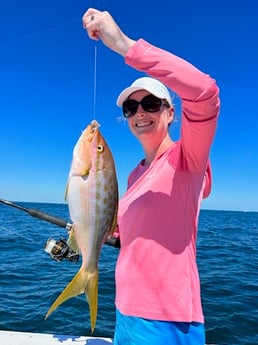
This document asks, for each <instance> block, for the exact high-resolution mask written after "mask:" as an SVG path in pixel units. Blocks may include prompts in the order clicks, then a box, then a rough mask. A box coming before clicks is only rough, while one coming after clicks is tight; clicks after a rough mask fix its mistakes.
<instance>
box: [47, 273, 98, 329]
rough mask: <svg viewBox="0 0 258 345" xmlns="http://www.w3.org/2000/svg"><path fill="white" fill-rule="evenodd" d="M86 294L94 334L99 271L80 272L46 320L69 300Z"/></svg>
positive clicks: (58, 298)
mask: <svg viewBox="0 0 258 345" xmlns="http://www.w3.org/2000/svg"><path fill="white" fill-rule="evenodd" d="M82 293H85V296H86V298H87V301H88V303H89V307H90V320H91V332H92V333H93V331H94V328H95V324H96V319H97V311H98V271H97V270H96V271H95V272H92V273H91V272H84V271H82V270H79V272H78V273H77V274H76V275H75V277H74V278H73V280H72V281H71V282H70V283H69V284H68V285H67V287H66V288H65V289H64V290H63V292H62V293H61V294H60V295H59V296H58V297H57V299H56V300H55V302H54V303H53V304H52V306H51V307H50V308H49V310H48V312H47V314H46V316H45V320H46V319H47V318H48V317H49V315H50V314H51V313H52V312H53V311H54V310H55V309H56V308H57V307H58V306H59V305H60V304H62V303H63V302H65V301H67V300H68V299H69V298H72V297H75V296H78V295H80V294H82Z"/></svg>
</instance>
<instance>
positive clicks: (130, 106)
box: [123, 99, 139, 117]
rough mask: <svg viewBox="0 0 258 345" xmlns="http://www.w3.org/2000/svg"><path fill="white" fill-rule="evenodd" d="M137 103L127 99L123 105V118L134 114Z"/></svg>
mask: <svg viewBox="0 0 258 345" xmlns="http://www.w3.org/2000/svg"><path fill="white" fill-rule="evenodd" d="M138 105H139V102H137V101H136V100H135V99H128V100H127V101H125V102H124V103H123V114H124V117H132V116H134V115H135V114H136V112H137V109H138Z"/></svg>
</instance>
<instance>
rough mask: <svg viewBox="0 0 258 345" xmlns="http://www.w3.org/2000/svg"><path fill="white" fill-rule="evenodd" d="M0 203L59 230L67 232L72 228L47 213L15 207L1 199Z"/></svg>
mask: <svg viewBox="0 0 258 345" xmlns="http://www.w3.org/2000/svg"><path fill="white" fill-rule="evenodd" d="M0 202H1V203H2V204H5V205H7V206H11V207H14V208H17V209H18V210H21V211H24V212H26V213H28V214H29V215H30V216H31V217H34V218H39V219H42V220H45V221H46V222H49V223H52V224H54V225H57V226H59V227H61V228H65V229H66V230H68V231H69V230H71V228H72V224H70V223H68V222H66V221H65V220H64V219H61V218H58V217H55V216H52V215H50V214H48V213H45V212H42V211H39V210H36V209H34V208H26V207H24V206H21V205H17V204H15V203H13V202H11V201H8V200H5V199H1V198H0Z"/></svg>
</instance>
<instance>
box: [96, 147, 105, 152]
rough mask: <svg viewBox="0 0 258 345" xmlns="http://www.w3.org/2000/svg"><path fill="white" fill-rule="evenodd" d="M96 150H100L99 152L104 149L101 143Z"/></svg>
mask: <svg viewBox="0 0 258 345" xmlns="http://www.w3.org/2000/svg"><path fill="white" fill-rule="evenodd" d="M97 151H98V152H100V153H101V152H103V151H104V147H103V145H98V147H97Z"/></svg>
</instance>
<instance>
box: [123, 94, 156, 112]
mask: <svg viewBox="0 0 258 345" xmlns="http://www.w3.org/2000/svg"><path fill="white" fill-rule="evenodd" d="M139 104H140V105H141V106H142V109H143V110H144V111H147V112H149V113H156V112H157V111H159V110H160V107H161V105H162V100H161V99H160V98H157V97H155V96H153V95H148V96H145V97H143V99H142V100H141V101H140V102H138V101H136V100H135V99H128V100H126V101H124V103H123V114H124V117H126V118H128V117H132V116H134V115H135V114H136V112H137V109H138V106H139Z"/></svg>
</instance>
